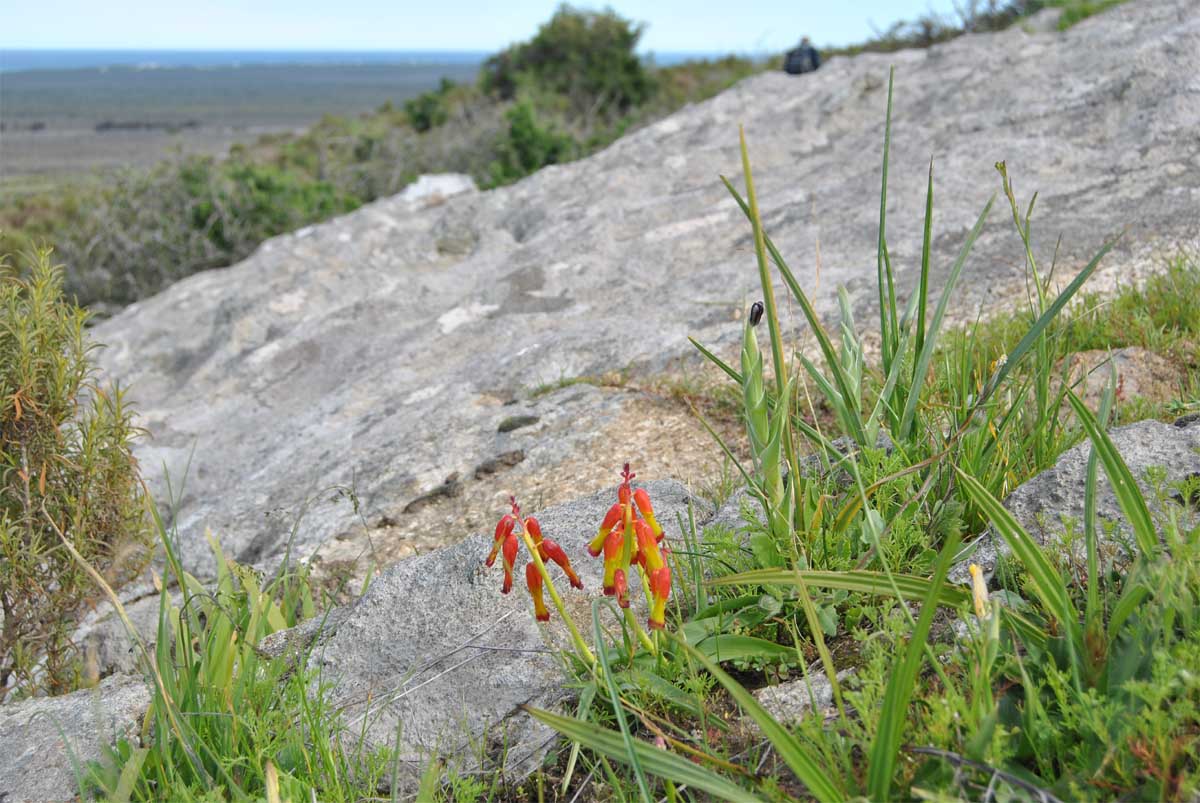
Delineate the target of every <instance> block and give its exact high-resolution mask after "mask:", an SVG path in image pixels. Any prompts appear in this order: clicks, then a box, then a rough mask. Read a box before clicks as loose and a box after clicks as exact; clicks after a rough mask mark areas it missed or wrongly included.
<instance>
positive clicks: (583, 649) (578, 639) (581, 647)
mask: <svg viewBox="0 0 1200 803" xmlns="http://www.w3.org/2000/svg"><path fill="white" fill-rule="evenodd" d="M521 538H523V539H524V540H525V548H526V549H528V550H529V554H530V555H532V556H533V565H534V566H536V567H537V570H538V574H540V575H541V576H542V583H544V584H545V586H546V590H547V591H549V592H550V599H551V600H552V601H553V602H554V607H555V608H556V609H557V610H558V615H559V616H561V617H562V619H563V621H564V622H565V623H566V625H567V629H568V630H570V631H571V638H572V639H574V640H575V649H576V650H578V651H579V655H580V656H581V657H583V658H584V659H585V660H586V661H587V662H588V663H589V664H590V665H591V666H592V667H595V666H596V656H595V654H594V653H593V652H592V651H591V650H590V649H588V645H587V643H586V642H585V641H584V640H583V636H581V635H579V629H578V628H577V627H575V622H574V621H573V620H572V619H571V617H570V616H568V615H567V609H566V607H564V606H563V601H562V597H560V596H559V595H558V589H557V588H555V587H554V581H553V580H552V579H550V572H548V571H547V570H546V564H545V563H544V562H543V561H542V556H541V555H540V554H538V550H537V545H535V544H534V543H533V536H531V535H530V534H529V531H528V530H527V529H526V528H525V527H521Z"/></svg>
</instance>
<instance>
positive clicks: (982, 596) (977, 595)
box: [967, 563, 991, 619]
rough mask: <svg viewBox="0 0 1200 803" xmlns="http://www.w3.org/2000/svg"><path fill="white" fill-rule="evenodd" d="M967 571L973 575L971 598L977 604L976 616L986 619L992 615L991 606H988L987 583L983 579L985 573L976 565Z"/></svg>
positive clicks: (972, 565)
mask: <svg viewBox="0 0 1200 803" xmlns="http://www.w3.org/2000/svg"><path fill="white" fill-rule="evenodd" d="M967 571H968V572H970V574H971V596H972V597H973V598H974V602H975V615H976V616H978V617H979V618H980V619H984V618H986V617H987V615H988V614H989V613H991V606H990V605H989V604H988V590H987V583H986V582H985V581H984V579H983V571H982V570H981V569H980V568H979V567H978V566H976V565H975V564H974V563H972V564H971V565H970V566H968V567H967Z"/></svg>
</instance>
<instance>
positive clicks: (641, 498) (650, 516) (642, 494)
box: [633, 488, 663, 541]
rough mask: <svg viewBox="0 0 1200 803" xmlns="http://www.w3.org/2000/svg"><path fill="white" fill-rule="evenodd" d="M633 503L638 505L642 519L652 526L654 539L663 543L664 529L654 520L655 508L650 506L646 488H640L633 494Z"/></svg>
mask: <svg viewBox="0 0 1200 803" xmlns="http://www.w3.org/2000/svg"><path fill="white" fill-rule="evenodd" d="M633 501H634V502H636V503H637V508H638V510H640V511H641V513H642V518H643V519H645V520H646V523H647V524H649V525H650V529H651V530H653V531H654V539H655V540H656V541H661V540H662V539H663V528H662V527H659V526H658V522H657V521H656V520H655V519H654V507H653V506H652V505H651V504H650V494H648V493H646V489H645V488H638V489H637V490H636V491H634V492H633Z"/></svg>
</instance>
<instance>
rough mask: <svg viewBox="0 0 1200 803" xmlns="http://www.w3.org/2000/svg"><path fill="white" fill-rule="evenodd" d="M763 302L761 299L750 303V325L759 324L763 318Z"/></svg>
mask: <svg viewBox="0 0 1200 803" xmlns="http://www.w3.org/2000/svg"><path fill="white" fill-rule="evenodd" d="M762 315H763V304H762V302H761V301H755V302H754V303H753V304H751V305H750V325H751V326H758V322H759V321H761V320H762Z"/></svg>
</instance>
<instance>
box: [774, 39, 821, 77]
mask: <svg viewBox="0 0 1200 803" xmlns="http://www.w3.org/2000/svg"><path fill="white" fill-rule="evenodd" d="M820 66H821V57H820V55H818V54H817V49H816V48H815V47H813V46H812V45H801V46H800V47H798V48H796V49H795V50H789V51H788V53H787V56H786V57H785V58H784V60H783V69H784V72H786V73H788V74H790V75H799V74H800V73H806V72H812V71H813V70H815V69H817V68H818V67H820Z"/></svg>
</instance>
